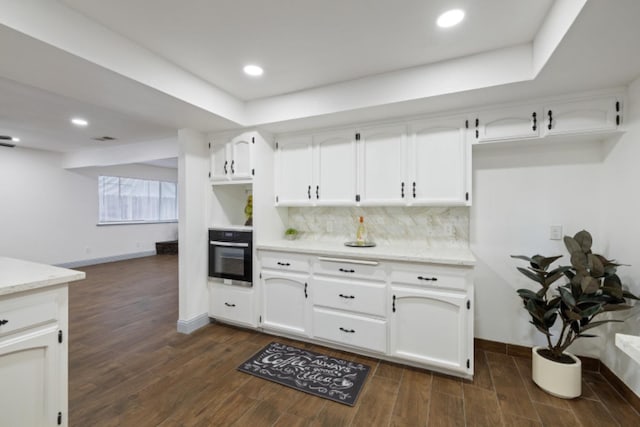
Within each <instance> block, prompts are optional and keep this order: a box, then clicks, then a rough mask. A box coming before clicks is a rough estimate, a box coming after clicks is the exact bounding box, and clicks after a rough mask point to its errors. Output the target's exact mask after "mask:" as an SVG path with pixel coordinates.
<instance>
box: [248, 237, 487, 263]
mask: <svg viewBox="0 0 640 427" xmlns="http://www.w3.org/2000/svg"><path fill="white" fill-rule="evenodd" d="M256 248H257V249H258V250H272V251H280V252H289V253H304V254H308V255H319V256H333V257H336V256H337V257H345V258H357V259H369V260H385V261H401V262H419V263H430V264H447V265H460V266H468V267H473V266H475V264H476V259H475V257H474V256H473V253H472V252H471V250H470V249H469V248H422V249H416V248H414V247H411V248H405V249H404V250H403V249H401V248H399V247H396V246H385V245H380V246H375V247H372V248H357V247H347V246H341V244H339V243H327V242H313V241H311V242H305V241H299V240H297V241H296V240H294V241H288V240H282V241H271V242H264V243H258V244H257V245H256Z"/></svg>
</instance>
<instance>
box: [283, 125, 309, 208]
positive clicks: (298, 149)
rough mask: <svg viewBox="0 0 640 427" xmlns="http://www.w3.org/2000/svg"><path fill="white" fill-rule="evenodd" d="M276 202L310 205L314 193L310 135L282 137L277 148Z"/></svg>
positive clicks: (284, 204) (290, 204)
mask: <svg viewBox="0 0 640 427" xmlns="http://www.w3.org/2000/svg"><path fill="white" fill-rule="evenodd" d="M276 156H277V157H276V169H275V170H276V176H275V179H276V204H278V205H279V206H309V205H311V204H312V200H311V197H312V195H313V197H314V200H315V188H314V192H313V194H312V192H311V186H312V178H313V172H312V167H313V157H312V149H311V137H310V136H293V137H289V138H286V139H284V138H283V139H281V140H279V141H278V143H277V148H276Z"/></svg>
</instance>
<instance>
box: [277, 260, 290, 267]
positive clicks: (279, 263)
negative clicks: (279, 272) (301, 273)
mask: <svg viewBox="0 0 640 427" xmlns="http://www.w3.org/2000/svg"><path fill="white" fill-rule="evenodd" d="M278 265H282V266H284V267H289V266H290V265H291V264H289V263H288V262H280V261H278Z"/></svg>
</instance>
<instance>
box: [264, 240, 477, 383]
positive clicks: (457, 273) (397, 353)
mask: <svg viewBox="0 0 640 427" xmlns="http://www.w3.org/2000/svg"><path fill="white" fill-rule="evenodd" d="M258 254H259V255H258V259H259V263H260V266H259V268H260V271H261V273H260V275H261V280H260V283H259V288H260V292H259V293H260V295H261V302H260V304H259V306H260V313H259V314H258V315H259V316H260V317H261V319H262V320H261V323H260V327H261V328H262V329H263V330H264V331H265V332H270V333H274V334H276V335H286V336H291V337H292V338H300V339H303V340H306V341H312V342H318V343H321V344H323V345H328V346H332V345H334V346H336V347H337V348H340V349H343V350H344V349H349V350H351V351H354V352H356V353H361V354H365V355H369V356H377V357H380V358H383V359H387V360H393V361H396V362H400V363H405V364H409V365H412V366H418V367H423V368H427V369H432V370H435V371H440V372H444V373H447V374H452V375H458V376H462V377H465V378H471V377H472V376H473V277H472V274H473V268H472V267H470V266H453V265H442V264H431V263H399V262H383V261H375V260H366V261H364V260H358V259H344V258H325V257H322V256H314V255H302V254H289V253H286V252H277V251H266V250H259V251H258Z"/></svg>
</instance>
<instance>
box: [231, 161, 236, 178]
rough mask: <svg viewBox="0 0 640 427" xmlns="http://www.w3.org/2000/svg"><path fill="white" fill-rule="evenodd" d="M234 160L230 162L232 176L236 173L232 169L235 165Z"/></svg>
mask: <svg viewBox="0 0 640 427" xmlns="http://www.w3.org/2000/svg"><path fill="white" fill-rule="evenodd" d="M235 162H236V161H235V160H231V174H232V175H233V174H234V173H236V171H235V170H234V169H233V164H234V163H235Z"/></svg>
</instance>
